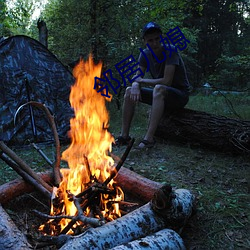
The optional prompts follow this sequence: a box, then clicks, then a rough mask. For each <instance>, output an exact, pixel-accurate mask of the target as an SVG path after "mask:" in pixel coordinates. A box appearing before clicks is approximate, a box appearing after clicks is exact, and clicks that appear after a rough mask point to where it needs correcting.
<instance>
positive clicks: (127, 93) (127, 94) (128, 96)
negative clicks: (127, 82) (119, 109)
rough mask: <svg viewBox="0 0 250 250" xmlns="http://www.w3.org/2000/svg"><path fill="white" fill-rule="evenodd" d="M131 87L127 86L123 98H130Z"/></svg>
mask: <svg viewBox="0 0 250 250" xmlns="http://www.w3.org/2000/svg"><path fill="white" fill-rule="evenodd" d="M130 94H131V87H127V88H126V90H125V94H124V98H130Z"/></svg>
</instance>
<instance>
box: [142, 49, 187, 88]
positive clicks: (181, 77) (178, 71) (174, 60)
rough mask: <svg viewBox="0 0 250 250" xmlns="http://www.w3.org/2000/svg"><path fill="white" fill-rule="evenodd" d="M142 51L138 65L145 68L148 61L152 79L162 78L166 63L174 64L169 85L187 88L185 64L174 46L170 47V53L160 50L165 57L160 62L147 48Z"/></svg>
mask: <svg viewBox="0 0 250 250" xmlns="http://www.w3.org/2000/svg"><path fill="white" fill-rule="evenodd" d="M143 52H144V53H140V55H139V59H138V61H139V65H140V66H142V67H144V68H147V66H148V65H147V64H148V62H149V64H150V65H149V66H148V68H149V72H150V74H151V76H152V78H153V79H157V78H162V77H163V76H164V69H165V66H166V65H175V66H176V67H175V73H174V77H173V82H172V85H171V87H174V88H177V89H181V90H189V88H190V84H189V81H188V78H187V73H186V69H185V65H184V62H183V60H182V58H181V56H180V54H179V53H178V52H176V51H175V47H172V52H171V54H170V51H167V50H164V51H163V52H162V53H164V58H165V59H164V60H162V62H159V61H160V60H159V59H158V60H157V59H156V55H153V54H152V53H151V51H150V50H149V49H148V48H146V49H144V50H143ZM145 56H146V57H147V59H148V60H147V59H146V58H145ZM147 61H148V62H147Z"/></svg>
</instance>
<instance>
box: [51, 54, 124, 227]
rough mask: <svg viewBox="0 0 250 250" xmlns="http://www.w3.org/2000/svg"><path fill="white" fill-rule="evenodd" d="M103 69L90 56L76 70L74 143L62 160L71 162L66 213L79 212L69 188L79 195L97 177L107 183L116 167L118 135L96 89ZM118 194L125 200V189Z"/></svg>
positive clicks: (65, 176)
mask: <svg viewBox="0 0 250 250" xmlns="http://www.w3.org/2000/svg"><path fill="white" fill-rule="evenodd" d="M101 68H102V64H101V63H99V64H97V65H95V64H94V62H93V59H92V57H91V56H90V57H89V59H88V60H87V61H86V62H84V61H83V60H80V62H79V64H78V65H77V66H76V67H75V68H74V71H73V75H74V77H75V79H76V81H75V84H74V85H73V86H72V88H71V93H70V103H71V106H72V108H73V109H74V112H75V116H74V118H72V119H71V120H70V127H71V130H70V132H69V135H70V137H71V140H72V142H71V145H70V146H69V148H67V149H66V150H65V151H64V152H63V153H62V159H63V160H65V161H67V162H68V165H69V168H70V171H62V174H63V181H62V182H61V184H60V187H59V190H60V191H62V193H63V201H64V204H65V207H64V208H63V209H64V211H60V213H62V212H63V213H64V214H65V215H71V216H74V215H75V214H76V213H77V209H76V207H75V205H74V203H73V202H71V201H68V197H67V196H68V195H67V192H66V191H67V190H69V191H70V193H72V194H74V195H77V194H79V193H81V192H82V191H83V190H85V189H86V188H87V184H88V185H89V183H90V182H91V179H92V178H93V177H94V179H95V180H98V182H100V183H103V182H104V181H105V180H106V179H107V178H108V177H109V175H110V172H111V171H112V170H113V168H114V161H113V159H112V158H111V157H110V156H109V155H108V154H109V152H111V147H112V142H113V141H114V138H113V137H112V135H111V134H110V133H109V132H108V126H109V114H108V111H107V109H106V106H105V100H106V99H105V98H104V97H103V96H102V95H101V94H100V93H97V91H96V90H95V89H94V88H93V87H94V78H95V77H100V75H101ZM107 100H110V98H109V99H107ZM86 159H87V162H86ZM62 170H63V169H62ZM91 177H92V178H91ZM112 184H113V181H111V182H110V183H109V187H110V186H112ZM118 193H119V194H117V197H115V198H114V199H118V200H122V199H123V192H122V190H120V189H118ZM101 200H102V203H103V207H104V211H102V213H103V214H105V212H106V211H105V210H107V209H106V203H107V201H105V195H103V196H102V197H101ZM113 208H114V210H115V211H114V212H113V213H115V214H118V215H119V216H121V215H120V212H119V207H117V204H115V205H114V206H113ZM52 210H53V208H52ZM53 213H54V214H55V211H54V212H52V213H51V214H53ZM61 222H62V223H64V225H61V229H63V228H64V227H65V226H66V225H67V224H68V221H67V220H62V221H61Z"/></svg>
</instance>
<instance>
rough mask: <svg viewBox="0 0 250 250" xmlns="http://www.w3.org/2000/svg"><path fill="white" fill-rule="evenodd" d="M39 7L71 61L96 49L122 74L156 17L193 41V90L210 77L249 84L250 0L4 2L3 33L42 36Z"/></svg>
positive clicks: (222, 83)
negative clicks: (120, 66) (122, 64)
mask: <svg viewBox="0 0 250 250" xmlns="http://www.w3.org/2000/svg"><path fill="white" fill-rule="evenodd" d="M38 10H40V15H39V17H40V18H41V19H42V20H44V21H45V22H46V24H47V27H48V30H49V39H48V48H49V49H50V50H51V51H52V52H53V53H54V54H55V55H56V56H57V57H58V59H59V60H61V61H62V62H63V63H64V64H65V65H68V64H70V63H71V62H72V61H74V60H77V59H78V58H79V56H81V55H82V56H84V57H87V56H88V54H89V53H90V52H92V54H93V55H94V58H95V60H96V61H99V60H101V61H102V62H103V65H104V69H111V70H112V72H113V74H116V72H115V64H117V63H119V62H120V61H121V60H123V59H125V58H126V57H128V56H130V55H133V56H134V57H135V58H137V57H138V55H139V53H140V50H139V48H143V47H144V45H143V41H142V38H141V29H142V27H143V26H144V25H145V23H147V22H149V21H156V22H157V23H159V24H160V25H161V26H162V29H163V33H164V34H165V33H166V32H168V31H169V30H170V29H173V28H175V27H176V26H178V27H179V28H180V29H181V31H182V32H183V34H184V35H185V37H186V38H187V39H188V40H189V41H190V43H188V44H187V48H186V49H184V50H183V51H181V53H182V56H183V58H184V60H185V63H186V66H187V69H188V74H189V78H190V82H191V83H192V85H193V87H194V89H196V88H198V87H200V86H202V85H203V84H204V83H206V82H209V83H210V84H211V85H212V86H214V87H215V88H220V89H226V90H238V91H243V90H246V89H248V88H249V86H250V80H249V79H250V70H249V69H250V28H249V26H250V15H249V12H250V3H249V1H248V0H171V1H159V0H146V1H125V0H119V1H117V0H98V1H97V0H96V1H93V0H90V1H77V0H51V1H47V0H24V1H23V0H15V1H8V0H7V1H6V0H1V2H0V35H1V36H10V35H20V34H24V35H28V36H31V37H33V38H35V39H38V30H37V18H38V16H37V14H38V13H39V12H38ZM120 78H121V77H120ZM118 79H119V76H118Z"/></svg>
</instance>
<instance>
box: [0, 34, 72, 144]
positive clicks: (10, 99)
mask: <svg viewBox="0 0 250 250" xmlns="http://www.w3.org/2000/svg"><path fill="white" fill-rule="evenodd" d="M73 83H74V77H73V76H72V74H71V72H70V71H69V70H68V69H67V68H66V67H65V66H64V65H63V64H62V63H61V62H60V61H59V60H58V59H57V58H56V56H55V55H53V54H52V53H51V52H50V51H49V50H48V49H47V48H46V47H45V46H44V45H42V44H41V43H40V42H38V41H37V40H35V39H32V38H30V37H27V36H22V35H20V36H13V37H9V38H7V39H2V40H0V140H3V141H5V142H8V144H24V143H27V142H34V141H35V142H45V141H49V140H53V133H52V130H51V127H50V125H49V122H48V119H47V117H46V115H45V112H43V111H41V110H39V109H38V108H35V107H31V106H29V105H26V106H25V107H23V108H22V109H21V110H20V112H18V114H17V116H16V119H15V123H14V117H15V113H16V111H17V110H18V108H19V107H20V106H21V105H22V104H25V103H27V102H28V101H29V100H30V101H36V102H39V103H42V104H44V105H45V106H46V107H47V108H48V109H49V110H50V112H51V114H52V115H53V116H54V119H55V122H56V126H57V132H58V135H59V138H60V140H67V138H68V137H67V131H68V130H69V128H70V118H71V117H72V116H73V110H72V108H71V107H70V103H69V94H70V87H71V85H72V84H73ZM32 117H33V119H32Z"/></svg>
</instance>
